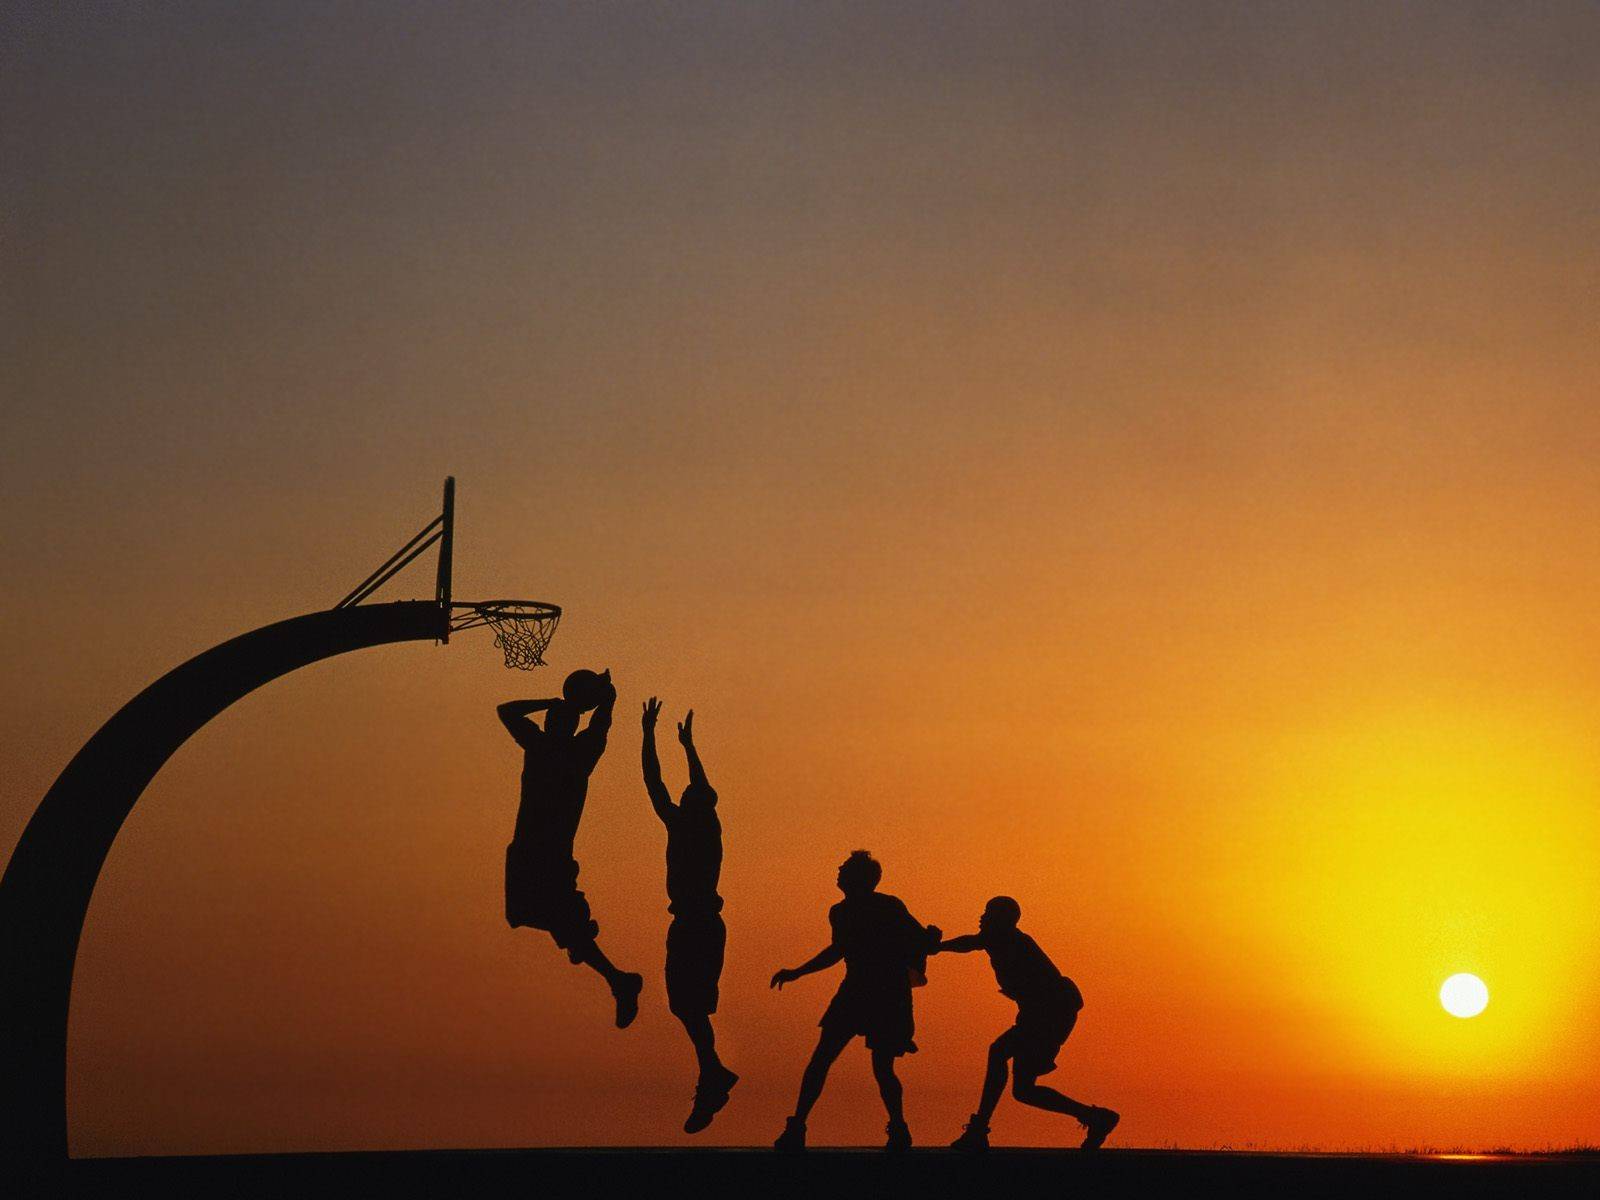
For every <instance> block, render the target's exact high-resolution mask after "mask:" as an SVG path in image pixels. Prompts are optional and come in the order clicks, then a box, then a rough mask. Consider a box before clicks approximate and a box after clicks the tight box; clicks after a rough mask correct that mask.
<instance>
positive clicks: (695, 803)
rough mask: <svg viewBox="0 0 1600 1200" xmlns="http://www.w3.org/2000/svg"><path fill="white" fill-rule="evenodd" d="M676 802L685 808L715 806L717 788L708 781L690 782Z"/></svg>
mask: <svg viewBox="0 0 1600 1200" xmlns="http://www.w3.org/2000/svg"><path fill="white" fill-rule="evenodd" d="M678 803H680V804H682V805H683V806H684V807H685V808H715V807H716V806H717V789H716V788H714V787H712V786H711V785H710V784H709V783H691V784H690V785H689V786H688V787H686V788H684V789H683V795H682V796H681V797H679V799H678Z"/></svg>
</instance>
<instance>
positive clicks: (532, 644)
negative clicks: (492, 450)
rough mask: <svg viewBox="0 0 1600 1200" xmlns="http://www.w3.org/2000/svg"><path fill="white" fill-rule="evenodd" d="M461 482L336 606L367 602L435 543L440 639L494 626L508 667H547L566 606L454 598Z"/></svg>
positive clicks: (448, 486) (449, 486) (450, 483)
mask: <svg viewBox="0 0 1600 1200" xmlns="http://www.w3.org/2000/svg"><path fill="white" fill-rule="evenodd" d="M455 516H456V481H455V478H454V477H453V476H452V477H451V478H448V479H446V480H445V481H444V507H443V508H442V509H441V510H440V512H439V515H438V516H436V517H434V518H433V520H431V521H429V522H428V523H427V524H426V525H424V526H423V527H422V528H421V529H420V530H419V531H418V532H417V533H416V534H415V535H414V536H413V537H412V539H411V540H410V541H409V542H407V543H406V544H405V545H404V546H401V547H400V549H398V550H396V551H395V552H394V553H393V554H391V555H390V556H389V558H388V561H386V562H385V563H384V564H383V565H382V566H381V567H379V568H378V569H377V570H376V571H374V572H373V573H372V574H371V575H368V576H367V577H366V578H365V579H363V580H362V581H361V582H360V584H358V585H357V586H356V589H355V590H354V591H353V592H351V593H350V594H349V595H348V596H346V597H345V598H344V599H343V600H341V601H339V603H338V604H335V605H334V608H336V609H338V608H350V607H353V606H355V605H358V604H361V603H362V602H363V601H365V600H366V599H367V598H368V597H370V596H371V595H372V594H373V593H374V592H376V591H377V590H378V589H379V588H380V587H382V586H383V585H384V584H385V583H387V582H388V581H389V580H390V579H393V578H394V577H395V576H396V575H398V574H399V573H400V572H401V571H403V570H404V569H405V568H406V566H407V565H408V564H409V563H410V562H411V561H412V560H414V559H415V558H416V557H417V556H418V555H420V554H421V553H422V552H423V551H425V550H427V549H428V548H429V547H430V546H435V545H436V546H438V547H439V564H438V571H437V578H436V580H435V584H434V602H435V603H436V604H438V606H439V617H440V624H439V640H440V641H441V642H448V641H449V640H450V635H451V634H452V633H458V632H460V631H461V630H463V629H476V628H477V627H478V626H479V625H488V626H489V627H490V628H492V629H493V630H494V644H495V648H496V649H498V650H499V651H500V652H501V653H503V654H504V655H505V656H506V666H508V667H513V668H515V669H516V670H518V671H531V670H533V668H534V667H542V666H544V665H545V664H544V652H545V649H546V648H547V647H548V646H549V645H550V639H551V638H553V637H554V636H555V634H556V625H557V624H558V623H559V622H560V620H561V610H560V609H559V608H558V607H556V606H555V605H554V604H545V603H544V602H543V601H541V600H467V601H455V600H452V599H451V596H450V575H451V571H450V568H451V559H452V558H453V557H454V554H453V552H454V547H455Z"/></svg>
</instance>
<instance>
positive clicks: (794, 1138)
mask: <svg viewBox="0 0 1600 1200" xmlns="http://www.w3.org/2000/svg"><path fill="white" fill-rule="evenodd" d="M772 1148H773V1149H774V1150H781V1151H783V1152H784V1153H786V1154H799V1153H800V1152H801V1151H803V1150H804V1149H805V1148H806V1123H805V1122H804V1121H802V1120H801V1119H800V1118H799V1117H790V1118H789V1119H788V1120H787V1121H785V1122H784V1125H783V1132H782V1133H780V1134H779V1135H778V1140H777V1141H775V1142H773V1143H772Z"/></svg>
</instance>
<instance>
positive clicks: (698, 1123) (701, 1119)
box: [683, 1067, 739, 1133]
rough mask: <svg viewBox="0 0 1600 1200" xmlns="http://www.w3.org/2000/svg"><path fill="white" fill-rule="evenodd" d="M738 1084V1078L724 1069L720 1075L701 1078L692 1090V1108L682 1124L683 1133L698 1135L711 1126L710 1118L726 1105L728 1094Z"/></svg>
mask: <svg viewBox="0 0 1600 1200" xmlns="http://www.w3.org/2000/svg"><path fill="white" fill-rule="evenodd" d="M738 1082H739V1077H738V1076H737V1075H735V1074H734V1073H733V1072H732V1071H730V1070H728V1069H727V1068H726V1067H724V1068H723V1069H722V1071H721V1073H720V1074H715V1075H712V1076H711V1077H710V1078H705V1077H702V1078H701V1080H700V1084H699V1086H698V1087H696V1088H695V1089H694V1108H693V1109H692V1110H691V1111H690V1113H689V1119H688V1120H687V1121H685V1122H684V1123H683V1131H684V1132H685V1133H699V1132H700V1131H701V1130H702V1129H704V1128H705V1127H706V1126H707V1125H709V1124H711V1118H712V1117H714V1116H716V1115H717V1114H718V1113H719V1112H721V1111H722V1108H723V1106H724V1105H725V1104H727V1103H728V1093H729V1092H731V1091H733V1085H734V1084H736V1083H738Z"/></svg>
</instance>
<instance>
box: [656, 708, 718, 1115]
mask: <svg viewBox="0 0 1600 1200" xmlns="http://www.w3.org/2000/svg"><path fill="white" fill-rule="evenodd" d="M660 715H661V701H659V700H657V699H656V698H655V697H654V696H652V697H650V699H649V700H647V701H646V702H645V706H644V716H643V723H644V745H643V750H642V752H641V753H642V758H643V763H644V786H645V790H646V791H647V792H649V794H650V804H651V807H653V808H654V809H655V810H656V816H658V817H660V818H661V823H662V824H663V825H665V826H666V827H667V900H668V905H667V911H668V912H670V913H671V914H672V924H671V925H670V926H668V928H667V1007H668V1008H670V1009H671V1010H672V1015H673V1016H675V1017H677V1018H678V1020H679V1021H681V1022H682V1023H683V1028H684V1030H685V1032H687V1033H688V1035H689V1041H690V1042H692V1043H693V1044H694V1052H695V1058H696V1059H697V1060H698V1062H699V1069H700V1076H699V1081H698V1083H697V1085H696V1087H695V1090H694V1108H693V1109H692V1110H691V1111H690V1113H689V1118H688V1120H686V1121H685V1122H684V1123H683V1131H684V1132H685V1133H699V1132H700V1131H701V1130H702V1129H704V1128H705V1127H706V1126H707V1125H710V1124H711V1118H712V1117H714V1116H716V1115H717V1113H718V1112H720V1111H721V1110H722V1106H723V1105H725V1104H727V1102H728V1093H729V1092H730V1091H731V1090H732V1088H733V1085H734V1084H736V1083H738V1082H739V1077H738V1076H737V1075H735V1074H734V1073H733V1072H732V1071H730V1070H728V1068H727V1067H726V1066H724V1065H723V1063H722V1060H721V1059H720V1058H718V1057H717V1035H716V1033H715V1032H714V1031H713V1030H712V1028H711V1014H712V1013H714V1012H716V1011H717V981H718V980H719V979H720V978H721V976H722V955H723V949H724V947H725V946H726V944H727V940H728V931H727V927H726V926H724V925H723V923H722V897H721V896H719V895H717V879H718V877H719V876H720V875H721V873H722V822H721V821H720V820H718V819H717V793H716V791H715V789H713V788H712V786H711V784H710V782H709V781H708V780H707V779H706V771H705V767H704V766H703V765H702V764H701V762H700V753H699V751H697V750H696V749H695V745H694V712H693V710H690V712H689V715H688V716H686V717H684V719H683V723H682V724H680V725H679V726H678V741H679V742H680V743H682V745H683V753H684V755H685V757H686V758H687V759H688V761H689V786H688V787H686V788H684V789H683V796H682V797H681V798H680V799H679V801H678V803H676V804H674V803H673V802H672V796H671V795H670V794H669V793H668V792H667V785H666V784H665V783H663V782H662V781H661V759H660V758H659V756H658V755H657V754H656V718H657V717H659V716H660Z"/></svg>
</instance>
